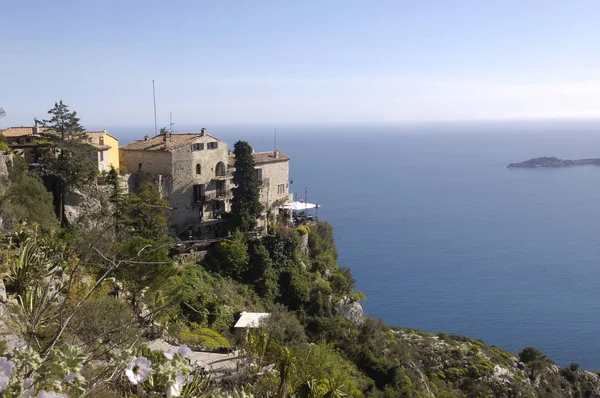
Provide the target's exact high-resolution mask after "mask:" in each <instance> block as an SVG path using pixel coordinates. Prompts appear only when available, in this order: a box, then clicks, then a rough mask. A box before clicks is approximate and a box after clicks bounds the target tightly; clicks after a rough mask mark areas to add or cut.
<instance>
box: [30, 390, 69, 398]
mask: <svg viewBox="0 0 600 398" xmlns="http://www.w3.org/2000/svg"><path fill="white" fill-rule="evenodd" d="M35 398H69V397H68V396H67V395H66V394H59V393H57V392H54V391H40V392H39V393H38V395H36V396H35Z"/></svg>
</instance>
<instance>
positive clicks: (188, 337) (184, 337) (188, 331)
mask: <svg viewBox="0 0 600 398" xmlns="http://www.w3.org/2000/svg"><path fill="white" fill-rule="evenodd" d="M179 339H180V341H181V343H182V344H188V345H190V346H196V347H201V348H208V349H218V348H230V347H231V345H230V344H229V341H227V339H226V338H225V337H223V336H222V335H220V334H219V333H217V332H215V331H214V330H212V329H209V328H203V327H199V326H198V325H196V324H192V326H190V327H188V328H184V329H183V330H182V331H181V332H180V334H179Z"/></svg>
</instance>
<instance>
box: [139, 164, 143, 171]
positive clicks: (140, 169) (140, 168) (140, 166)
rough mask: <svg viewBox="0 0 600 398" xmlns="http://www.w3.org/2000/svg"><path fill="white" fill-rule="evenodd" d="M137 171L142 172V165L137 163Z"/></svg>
mask: <svg viewBox="0 0 600 398" xmlns="http://www.w3.org/2000/svg"><path fill="white" fill-rule="evenodd" d="M138 171H142V164H141V163H138Z"/></svg>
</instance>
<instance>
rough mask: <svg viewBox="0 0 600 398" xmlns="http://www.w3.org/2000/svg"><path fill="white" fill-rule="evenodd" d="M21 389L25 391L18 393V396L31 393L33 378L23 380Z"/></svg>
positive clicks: (30, 394) (26, 397) (26, 395)
mask: <svg viewBox="0 0 600 398" xmlns="http://www.w3.org/2000/svg"><path fill="white" fill-rule="evenodd" d="M23 390H25V393H23V394H22V395H19V397H24V398H28V397H31V396H32V395H33V379H25V380H23Z"/></svg>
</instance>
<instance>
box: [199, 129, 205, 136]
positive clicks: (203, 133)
mask: <svg viewBox="0 0 600 398" xmlns="http://www.w3.org/2000/svg"><path fill="white" fill-rule="evenodd" d="M205 134H206V128H205V127H202V129H201V130H200V137H204V135H205Z"/></svg>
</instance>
